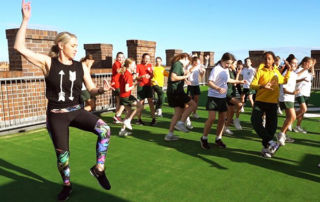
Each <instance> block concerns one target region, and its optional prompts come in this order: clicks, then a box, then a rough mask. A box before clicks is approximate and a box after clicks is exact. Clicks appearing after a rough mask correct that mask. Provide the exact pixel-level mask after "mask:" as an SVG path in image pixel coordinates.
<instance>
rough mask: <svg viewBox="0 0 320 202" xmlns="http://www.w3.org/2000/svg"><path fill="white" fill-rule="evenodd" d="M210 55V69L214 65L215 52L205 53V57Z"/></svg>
mask: <svg viewBox="0 0 320 202" xmlns="http://www.w3.org/2000/svg"><path fill="white" fill-rule="evenodd" d="M207 55H209V56H210V57H209V64H208V67H212V66H213V65H214V52H211V51H205V52H203V57H205V56H207Z"/></svg>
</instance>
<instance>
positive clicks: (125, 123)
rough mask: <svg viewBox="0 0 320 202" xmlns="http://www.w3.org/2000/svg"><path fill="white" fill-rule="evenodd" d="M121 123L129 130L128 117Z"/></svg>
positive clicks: (130, 128)
mask: <svg viewBox="0 0 320 202" xmlns="http://www.w3.org/2000/svg"><path fill="white" fill-rule="evenodd" d="M123 125H124V126H125V127H126V128H128V129H129V130H132V126H131V121H130V120H129V119H126V120H124V121H123Z"/></svg>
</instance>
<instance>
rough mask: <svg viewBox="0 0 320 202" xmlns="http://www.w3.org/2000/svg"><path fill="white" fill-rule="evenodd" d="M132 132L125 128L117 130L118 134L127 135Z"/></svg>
mask: <svg viewBox="0 0 320 202" xmlns="http://www.w3.org/2000/svg"><path fill="white" fill-rule="evenodd" d="M131 134H132V133H131V132H129V131H126V130H125V129H124V130H120V132H119V136H128V135H131Z"/></svg>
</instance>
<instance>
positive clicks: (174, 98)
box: [167, 92, 191, 108]
mask: <svg viewBox="0 0 320 202" xmlns="http://www.w3.org/2000/svg"><path fill="white" fill-rule="evenodd" d="M167 98H168V104H169V106H170V107H180V108H184V107H185V104H187V103H188V102H189V101H190V100H191V98H190V97H189V96H188V95H187V94H186V93H185V92H181V93H168V92H167Z"/></svg>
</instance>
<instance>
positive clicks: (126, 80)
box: [120, 70, 133, 98]
mask: <svg viewBox="0 0 320 202" xmlns="http://www.w3.org/2000/svg"><path fill="white" fill-rule="evenodd" d="M126 84H129V87H131V86H132V85H133V77H132V74H131V73H130V72H129V71H128V70H126V71H125V72H124V73H123V74H120V97H122V98H125V97H129V96H130V95H131V90H130V91H128V92H126Z"/></svg>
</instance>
